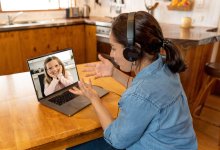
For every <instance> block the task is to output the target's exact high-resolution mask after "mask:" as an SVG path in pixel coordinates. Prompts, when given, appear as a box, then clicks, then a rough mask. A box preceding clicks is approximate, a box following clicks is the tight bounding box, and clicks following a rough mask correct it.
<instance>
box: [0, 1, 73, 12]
mask: <svg viewBox="0 0 220 150" xmlns="http://www.w3.org/2000/svg"><path fill="white" fill-rule="evenodd" d="M69 1H71V0H0V3H1V11H25V10H50V9H62V8H67V7H68V6H69V5H68V4H69Z"/></svg>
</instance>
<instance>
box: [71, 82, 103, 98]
mask: <svg viewBox="0 0 220 150" xmlns="http://www.w3.org/2000/svg"><path fill="white" fill-rule="evenodd" d="M78 83H79V88H77V87H73V88H72V89H69V91H70V92H71V93H73V94H76V95H83V96H85V97H87V98H88V99H90V100H91V101H93V100H99V99H100V98H99V95H98V93H97V92H96V90H94V89H93V88H92V82H91V79H89V83H88V84H86V83H85V82H84V80H83V79H82V80H81V81H79V82H78Z"/></svg>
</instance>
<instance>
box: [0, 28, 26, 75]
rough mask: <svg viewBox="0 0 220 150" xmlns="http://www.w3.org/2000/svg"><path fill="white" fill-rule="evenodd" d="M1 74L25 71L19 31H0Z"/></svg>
mask: <svg viewBox="0 0 220 150" xmlns="http://www.w3.org/2000/svg"><path fill="white" fill-rule="evenodd" d="M0 51H1V52H0V75H6V74H12V73H17V72H22V71H23V59H22V56H21V51H20V43H19V37H18V32H16V31H15V32H1V33H0Z"/></svg>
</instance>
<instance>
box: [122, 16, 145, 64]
mask: <svg viewBox="0 0 220 150" xmlns="http://www.w3.org/2000/svg"><path fill="white" fill-rule="evenodd" d="M134 15H135V12H131V13H129V14H128V20H127V40H128V45H127V46H126V47H125V48H124V51H123V55H124V58H125V59H126V60H128V61H131V62H134V61H136V60H137V59H138V58H139V56H140V54H141V49H140V48H139V47H138V46H136V45H135V42H134V35H135V20H134V19H135V18H134Z"/></svg>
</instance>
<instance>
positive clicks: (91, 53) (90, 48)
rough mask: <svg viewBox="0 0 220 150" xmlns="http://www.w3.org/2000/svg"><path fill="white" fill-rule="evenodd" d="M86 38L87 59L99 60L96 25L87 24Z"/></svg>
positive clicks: (88, 60)
mask: <svg viewBox="0 0 220 150" xmlns="http://www.w3.org/2000/svg"><path fill="white" fill-rule="evenodd" d="M85 39H86V61H87V62H94V61H96V60H97V45H96V41H97V40H96V26H94V25H86V26H85Z"/></svg>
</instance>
